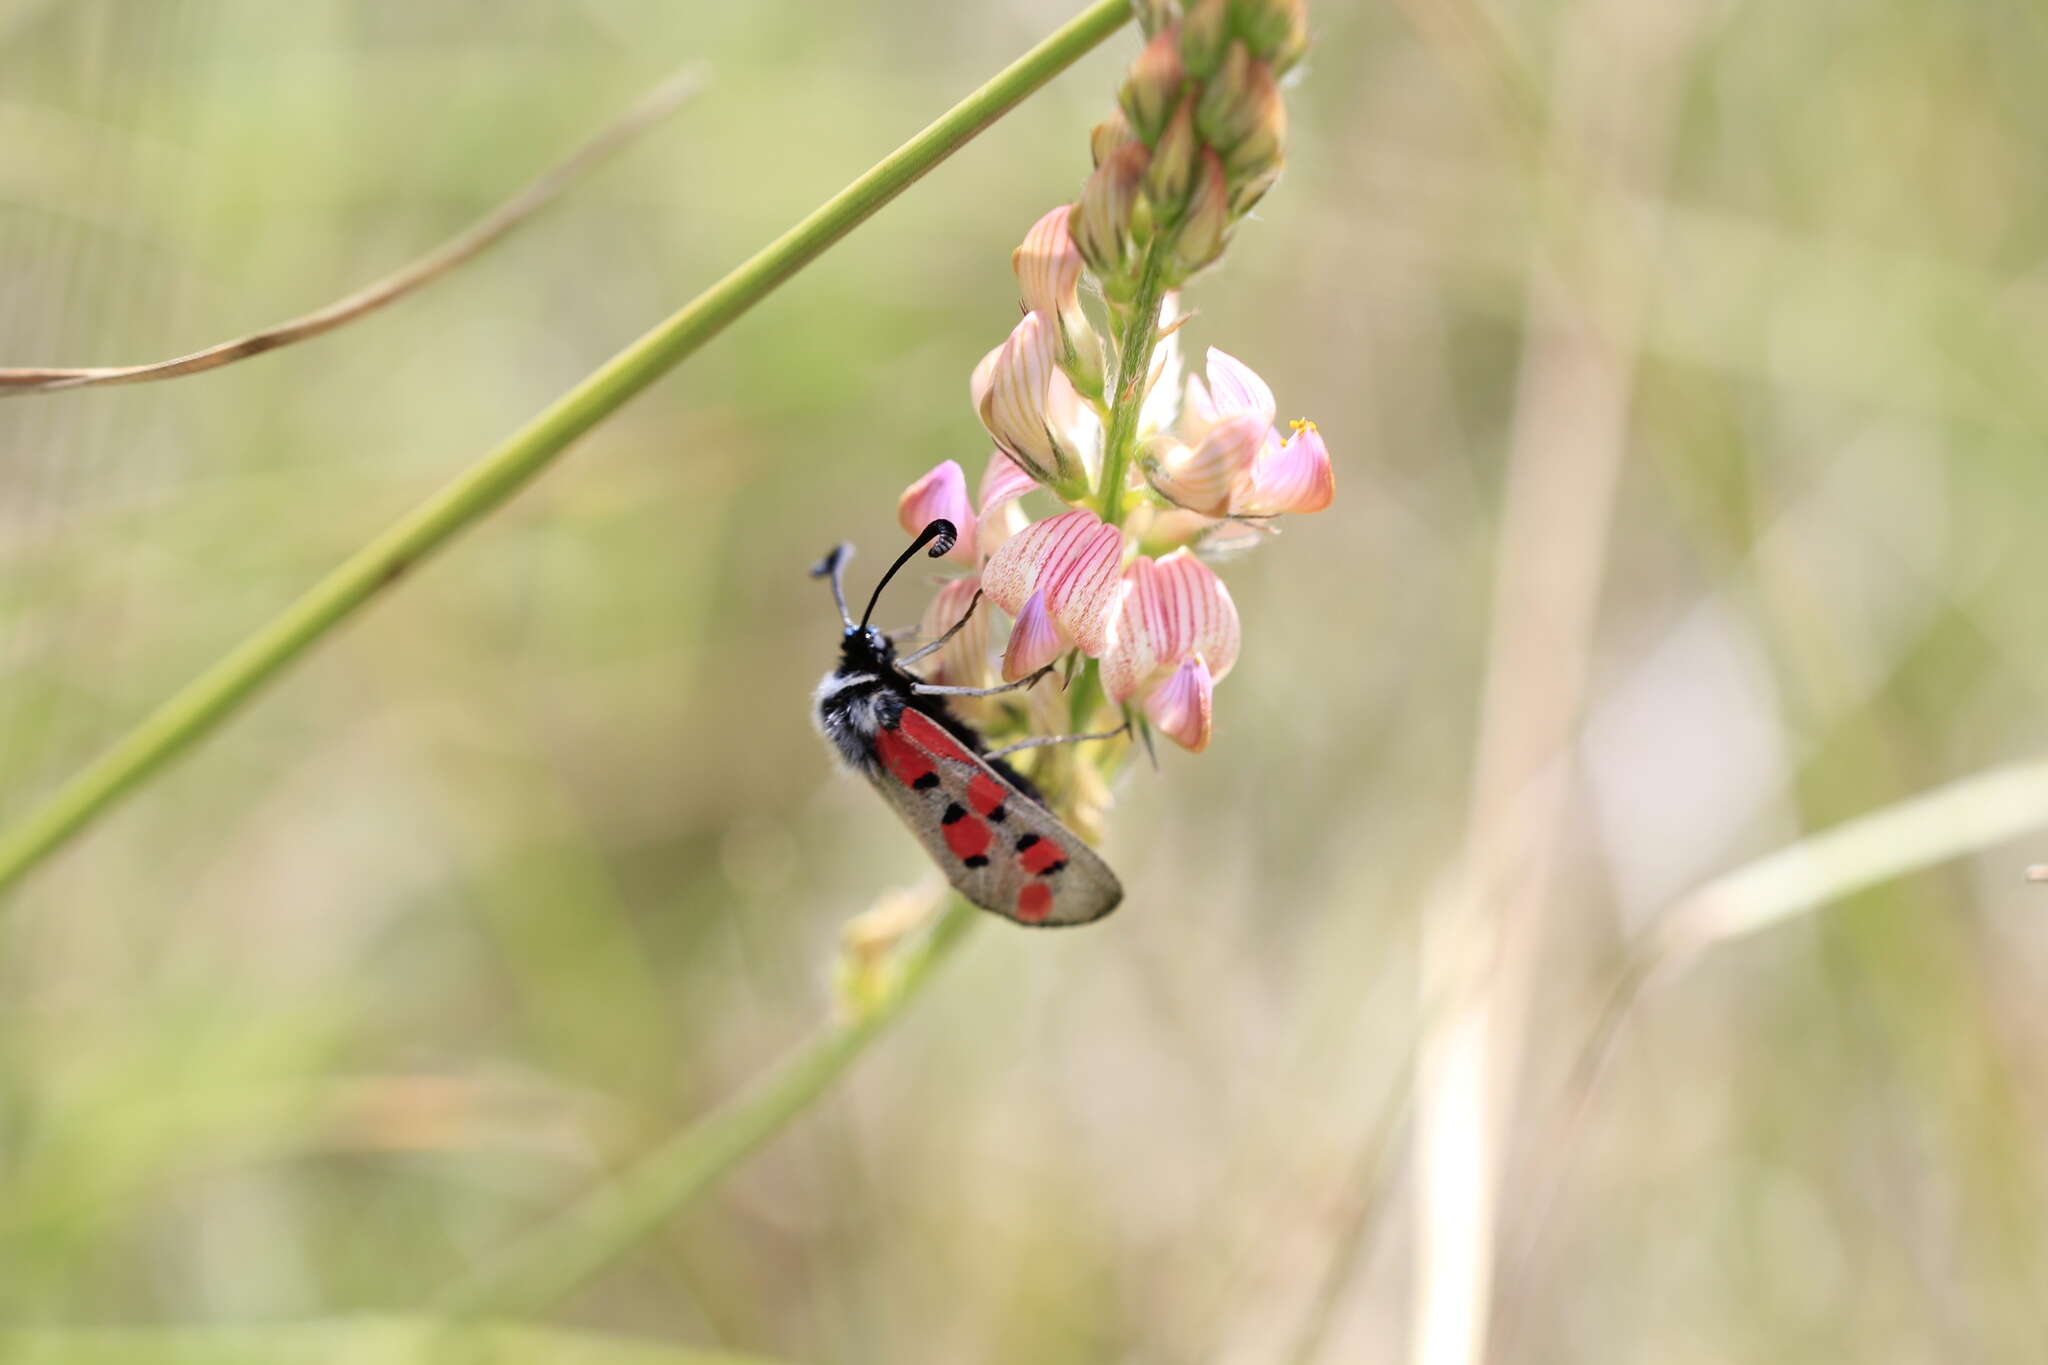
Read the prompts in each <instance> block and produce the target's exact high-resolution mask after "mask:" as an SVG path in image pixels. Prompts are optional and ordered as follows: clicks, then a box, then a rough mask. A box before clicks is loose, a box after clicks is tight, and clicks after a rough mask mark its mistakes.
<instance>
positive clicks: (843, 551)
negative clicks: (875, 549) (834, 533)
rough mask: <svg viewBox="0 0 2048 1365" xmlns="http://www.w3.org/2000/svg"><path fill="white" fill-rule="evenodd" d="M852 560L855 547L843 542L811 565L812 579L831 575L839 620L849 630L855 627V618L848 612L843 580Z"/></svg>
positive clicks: (833, 598) (833, 596) (833, 599)
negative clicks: (848, 564) (848, 563)
mask: <svg viewBox="0 0 2048 1365" xmlns="http://www.w3.org/2000/svg"><path fill="white" fill-rule="evenodd" d="M852 558H853V546H852V545H850V544H849V543H847V542H846V541H843V540H842V541H840V542H839V543H838V544H837V545H834V546H833V547H832V548H831V549H829V550H827V551H826V552H825V557H824V558H823V559H821V560H819V561H818V562H817V563H815V564H813V565H811V577H813V578H823V577H825V576H826V575H828V574H829V575H831V578H832V601H833V602H834V603H835V604H836V605H837V606H838V608H839V619H840V620H841V621H843V622H845V623H846V625H847V627H848V628H849V629H850V628H852V626H853V617H852V616H851V615H849V614H848V613H847V610H846V587H845V585H844V583H843V582H842V580H843V579H844V578H845V577H846V561H847V560H849V559H852Z"/></svg>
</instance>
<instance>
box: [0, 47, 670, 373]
mask: <svg viewBox="0 0 2048 1365" xmlns="http://www.w3.org/2000/svg"><path fill="white" fill-rule="evenodd" d="M703 86H704V71H703V68H702V66H700V65H698V64H695V63H693V64H691V65H690V66H687V67H685V68H684V69H682V70H681V71H678V72H677V73H676V74H675V75H673V76H670V77H669V78H668V79H667V80H665V81H663V82H662V83H661V84H660V85H658V86H656V87H655V88H654V89H653V90H651V91H649V92H648V93H647V94H646V95H644V96H643V97H641V99H640V100H639V101H638V102H637V103H636V104H634V105H633V107H632V108H630V109H628V110H627V111H626V112H625V113H624V114H622V115H620V116H619V118H618V119H617V121H615V122H614V123H612V124H611V125H610V126H609V127H607V128H605V129H604V130H603V131H602V132H600V133H599V134H598V135H597V136H596V137H593V138H591V139H590V140H589V141H588V142H586V143H584V144H583V145H582V146H581V147H578V148H577V149H576V150H575V151H574V152H571V153H570V154H569V155H568V156H567V157H566V158H564V159H563V160H561V161H559V162H557V163H556V164H555V165H553V166H551V167H549V168H548V169H547V170H545V171H543V172H541V174H540V175H539V176H537V177H536V178H535V179H533V180H532V181H530V182H528V183H527V185H526V187H525V188H524V189H522V190H520V191H519V192H518V193H517V194H515V195H513V196H512V197H511V198H510V199H507V200H506V201H505V202H504V203H502V204H500V205H498V207H496V208H495V209H492V210H491V211H490V212H489V213H487V214H485V215H484V216H483V217H482V218H479V219H478V220H477V221H476V222H474V223H472V224H471V225H470V226H469V227H467V228H465V229H464V230H463V231H461V232H459V233H457V234H456V235H455V236H453V237H451V238H449V239H448V240H447V241H445V242H443V243H442V244H441V245H440V246H438V247H436V248H434V249H433V250H432V251H430V252H428V253H427V254H426V255H424V256H422V257H420V258H419V259H418V260H416V261H413V262H412V263H411V264H410V265H406V266H404V267H402V268H400V269H398V270H396V271H394V272H392V273H391V274H389V275H386V276H385V277H384V278H383V279H381V280H378V281H377V282H376V283H375V284H370V285H366V286H364V287H363V288H361V289H358V290H357V291H356V292H355V293H353V294H350V295H348V296H347V297H346V298H341V299H337V300H335V301H334V302H333V303H330V304H328V305H327V306H326V307H325V308H317V309H315V310H314V311H312V312H310V313H306V314H304V315H302V316H300V317H296V318H293V319H292V320H291V321H289V322H280V323H278V324H277V325H276V326H274V327H266V328H265V329H264V330H262V331H260V332H252V333H250V334H249V335H248V336H245V337H238V338H236V339H235V340H233V341H223V342H221V343H220V344H219V345H217V346H208V347H207V348H206V349H204V350H201V351H193V352H192V353H191V354H189V355H181V356H176V357H174V358H172V359H170V360H157V361H152V362H150V363H148V364H146V365H111V366H101V367H93V368H83V369H60V368H55V367H51V366H33V367H25V368H19V369H4V368H0V398H4V397H11V396H16V395H21V394H30V393H55V392H57V391H59V390H61V389H84V388H93V387H97V386H98V385H102V384H140V383H145V382H147V381H149V380H154V379H177V378H180V377H182V376H184V375H188V374H203V373H205V372H206V371H208V370H217V369H220V368H221V367H222V366H223V365H232V364H234V363H235V362H236V361H238V360H248V359H250V358H251V357H252V356H259V355H262V354H264V353H265V352H268V351H275V350H277V349H279V348H280V347H284V346H290V345H293V344H294V343H297V342H301V341H308V340H311V339H312V338H314V337H316V336H320V335H321V334H323V333H325V332H331V331H333V330H334V329H335V328H337V327H340V326H342V325H343V324H344V323H349V322H354V321H355V320H356V319H357V318H361V317H366V316H368V315H369V314H371V313H374V312H376V311H377V310H378V309H380V308H382V307H384V306H385V305H386V304H389V303H395V302H397V301H398V300H399V299H401V298H404V297H405V296H406V295H407V294H410V293H412V292H413V291H415V290H417V289H421V288H424V287H425V286H426V285H429V284H432V283H433V282H434V281H435V280H437V279H439V278H440V277H441V276H443V275H445V274H447V273H448V272H449V271H451V270H453V269H454V268H455V267H456V266H458V265H461V264H462V263H463V262H464V261H467V260H469V259H470V258H471V257H473V256H475V255H477V254H478V253H479V252H481V251H483V250H484V248H486V247H488V246H490V245H491V244H492V243H494V242H496V241H497V240H498V239H499V238H501V237H503V236H505V234H507V233H509V232H511V231H512V229H514V228H516V227H518V226H519V225H520V224H522V223H524V222H525V221H526V220H527V219H529V218H531V217H533V215H534V214H536V213H538V212H540V210H542V209H544V208H546V207H547V206H548V205H549V204H550V203H552V202H553V201H554V200H555V198H556V197H557V196H558V195H560V194H561V193H562V191H564V190H566V189H568V188H569V187H570V186H571V185H573V184H575V183H576V181H578V180H580V179H581V178H582V177H583V176H584V175H585V174H587V173H588V172H590V171H592V170H594V169H596V168H597V167H598V166H599V165H600V164H602V163H603V162H604V161H605V160H607V159H608V158H609V157H611V155H612V154H613V153H614V152H617V151H619V150H620V149H621V148H623V147H625V146H626V144H627V143H629V142H631V141H633V139H635V138H637V137H639V136H640V134H642V133H644V132H646V131H647V130H648V129H649V128H652V127H653V126H654V125H655V124H657V123H659V122H661V120H663V119H664V118H667V117H668V116H669V115H670V114H672V113H674V112H675V111H676V110H677V109H679V108H681V107H682V105H683V102H684V101H686V100H688V99H689V98H690V96H692V95H694V94H696V93H697V92H698V91H699V90H700V89H702V88H703Z"/></svg>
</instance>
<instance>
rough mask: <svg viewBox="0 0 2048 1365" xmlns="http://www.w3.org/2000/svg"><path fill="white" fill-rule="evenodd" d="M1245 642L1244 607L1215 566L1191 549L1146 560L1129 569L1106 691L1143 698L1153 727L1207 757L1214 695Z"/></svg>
mask: <svg viewBox="0 0 2048 1365" xmlns="http://www.w3.org/2000/svg"><path fill="white" fill-rule="evenodd" d="M1238 638H1239V637H1238V618H1237V604H1236V603H1235V602H1233V601H1231V599H1230V590H1229V589H1228V588H1226V587H1224V586H1223V580H1222V579H1220V578H1218V577H1217V576H1216V574H1215V572H1214V571H1213V570H1212V569H1210V568H1209V566H1208V565H1206V564H1204V563H1202V561H1201V560H1199V559H1196V558H1195V557H1194V556H1193V555H1192V554H1190V553H1189V552H1188V551H1187V550H1186V549H1179V550H1175V551H1174V552H1173V553H1171V554H1169V555H1166V556H1165V557H1163V558H1161V559H1156V560H1155V559H1149V558H1146V557H1145V556H1142V555H1141V556H1139V557H1138V558H1136V559H1134V560H1132V561H1131V563H1130V566H1129V567H1128V568H1126V569H1125V570H1124V575H1123V583H1122V586H1121V588H1120V589H1119V592H1118V599H1117V612H1116V622H1115V627H1114V629H1113V631H1112V638H1111V641H1110V645H1109V649H1108V650H1107V652H1105V653H1104V654H1103V656H1102V684H1103V687H1104V688H1105V690H1107V691H1108V693H1109V696H1110V700H1112V701H1115V702H1118V703H1123V702H1127V701H1129V700H1131V699H1132V698H1133V697H1142V698H1143V699H1144V705H1145V714H1146V715H1148V716H1150V717H1151V718H1152V722H1153V724H1155V725H1157V726H1158V727H1159V728H1160V730H1161V731H1163V732H1164V733H1165V734H1166V735H1167V736H1168V737H1169V738H1171V739H1172V740H1173V741H1174V742H1175V743H1177V744H1179V745H1181V746H1182V747H1183V748H1187V749H1191V750H1193V751H1195V752H1197V753H1199V752H1201V750H1202V749H1204V748H1205V747H1207V745H1208V743H1209V723H1210V694H1211V692H1212V690H1213V689H1214V687H1215V684H1217V683H1219V682H1221V681H1222V680H1223V678H1224V677H1225V676H1226V675H1227V674H1228V673H1229V672H1230V670H1231V667H1232V666H1233V665H1234V664H1236V662H1237V651H1238Z"/></svg>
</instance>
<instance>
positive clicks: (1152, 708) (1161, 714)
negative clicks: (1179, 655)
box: [1145, 657, 1214, 754]
mask: <svg viewBox="0 0 2048 1365" xmlns="http://www.w3.org/2000/svg"><path fill="white" fill-rule="evenodd" d="M1213 698H1214V690H1213V685H1212V683H1211V681H1210V678H1209V666H1208V665H1207V664H1205V663H1203V662H1202V660H1201V659H1200V657H1196V658H1192V659H1186V660H1183V661H1182V663H1181V666H1180V667H1179V668H1176V669H1175V670H1174V671H1173V676H1172V677H1170V678H1168V679H1167V680H1166V681H1165V682H1163V683H1161V684H1160V685H1159V689H1158V690H1157V691H1155V692H1154V693H1153V694H1152V695H1151V696H1149V697H1147V698H1145V714H1146V715H1147V716H1149V717H1151V720H1152V723H1153V724H1154V725H1155V726H1157V727H1158V728H1159V730H1160V732H1161V733H1162V734H1164V735H1165V736H1166V737H1167V738H1168V739H1170V740H1172V741H1173V742H1174V743H1175V744H1178V745H1180V746H1181V748H1183V749H1186V750H1188V751H1190V752H1192V753H1197V754H1198V753H1200V752H1202V750H1204V749H1206V748H1208V747H1209V713H1210V705H1211V702H1212V700H1213Z"/></svg>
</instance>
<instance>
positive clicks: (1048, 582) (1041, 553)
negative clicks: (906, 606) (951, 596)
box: [981, 508, 1123, 679]
mask: <svg viewBox="0 0 2048 1365" xmlns="http://www.w3.org/2000/svg"><path fill="white" fill-rule="evenodd" d="M1122 558H1123V535H1122V534H1121V533H1120V532H1119V531H1118V530H1117V529H1116V527H1114V526H1109V525H1106V524H1104V522H1103V520H1102V518H1100V517H1098V516H1096V515H1095V514H1094V513H1093V512H1090V511H1088V510H1086V509H1085V508H1076V509H1075V510H1073V511H1071V512H1062V513H1060V514H1059V515H1058V516H1056V517H1048V518H1046V519H1045V520H1044V521H1040V522H1034V523H1033V524H1032V525H1030V526H1027V527H1025V528H1024V529H1023V530H1022V531H1020V532H1018V533H1017V534H1016V535H1015V536H1013V537H1011V538H1010V539H1009V540H1007V541H1005V542H1004V543H1003V545H1002V548H1000V549H998V550H997V551H996V552H995V553H994V554H993V555H991V556H990V557H989V561H988V564H987V565H986V566H985V567H984V568H983V569H982V573H981V585H982V588H983V590H984V591H985V592H987V594H988V596H989V599H990V600H991V601H993V602H994V603H995V604H996V605H997V606H999V607H1001V608H1002V609H1003V610H1004V611H1006V612H1008V613H1010V615H1011V616H1012V617H1014V618H1016V620H1017V623H1018V625H1017V630H1018V631H1023V630H1025V629H1026V622H1025V617H1026V612H1027V609H1031V615H1032V618H1033V619H1032V621H1031V622H1030V626H1029V630H1030V632H1031V634H1030V638H1028V639H1026V640H1025V641H1023V642H1022V643H1021V644H1020V643H1018V642H1017V641H1015V640H1014V639H1013V641H1012V647H1011V649H1009V650H1008V651H1006V652H1005V656H1004V676H1005V677H1008V678H1012V679H1015V678H1020V677H1023V676H1024V674H1025V673H1029V672H1031V671H1032V670H1031V669H1030V668H1024V669H1022V671H1021V672H1018V671H1013V670H1015V669H1017V668H1018V666H1019V664H1020V662H1021V661H1022V660H1023V659H1025V658H1038V659H1039V666H1041V667H1042V666H1043V664H1044V663H1045V662H1046V660H1045V659H1043V658H1040V655H1042V654H1043V652H1044V650H1045V648H1046V640H1047V639H1048V638H1050V639H1053V640H1056V641H1058V642H1059V644H1060V649H1059V650H1058V651H1055V653H1054V655H1053V656H1052V657H1057V656H1058V654H1059V653H1062V652H1064V651H1065V650H1067V649H1072V648H1078V649H1080V650H1081V652H1082V653H1084V654H1088V655H1100V654H1101V653H1102V652H1103V650H1104V649H1106V648H1107V647H1108V644H1109V633H1110V616H1111V612H1112V609H1113V608H1114V607H1115V605H1116V596H1117V568H1118V565H1119V564H1120V562H1121V561H1122ZM1034 602H1035V604H1036V605H1035V607H1034V605H1033V604H1034ZM1039 618H1042V620H1041V619H1039ZM1048 631H1049V632H1050V634H1049V635H1048V634H1047V632H1048ZM1012 633H1013V636H1014V635H1015V634H1016V632H1012Z"/></svg>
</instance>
